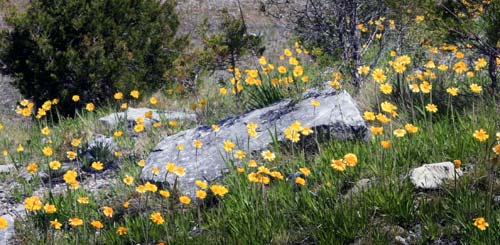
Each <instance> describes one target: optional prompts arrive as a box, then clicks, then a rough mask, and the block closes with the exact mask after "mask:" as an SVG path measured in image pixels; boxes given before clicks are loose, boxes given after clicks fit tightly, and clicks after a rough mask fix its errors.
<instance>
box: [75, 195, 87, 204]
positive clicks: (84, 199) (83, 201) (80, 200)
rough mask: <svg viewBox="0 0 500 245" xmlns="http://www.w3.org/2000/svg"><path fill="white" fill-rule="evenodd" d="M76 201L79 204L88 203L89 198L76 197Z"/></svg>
mask: <svg viewBox="0 0 500 245" xmlns="http://www.w3.org/2000/svg"><path fill="white" fill-rule="evenodd" d="M76 201H77V202H78V203H80V204H88V203H89V198H88V197H78V199H76Z"/></svg>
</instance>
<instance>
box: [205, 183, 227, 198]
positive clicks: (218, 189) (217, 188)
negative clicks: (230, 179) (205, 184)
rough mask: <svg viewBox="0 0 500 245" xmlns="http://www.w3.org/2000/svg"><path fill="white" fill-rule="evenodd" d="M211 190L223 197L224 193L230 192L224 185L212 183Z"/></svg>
mask: <svg viewBox="0 0 500 245" xmlns="http://www.w3.org/2000/svg"><path fill="white" fill-rule="evenodd" d="M210 190H211V191H212V193H214V194H215V195H216V196H220V197H223V196H224V195H226V194H227V193H228V192H229V190H228V189H227V188H226V187H224V186H222V185H212V186H210Z"/></svg>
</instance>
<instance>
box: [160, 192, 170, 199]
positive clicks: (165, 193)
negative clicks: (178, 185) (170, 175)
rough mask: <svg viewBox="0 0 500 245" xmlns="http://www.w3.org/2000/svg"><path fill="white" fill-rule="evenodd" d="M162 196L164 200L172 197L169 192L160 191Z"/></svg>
mask: <svg viewBox="0 0 500 245" xmlns="http://www.w3.org/2000/svg"><path fill="white" fill-rule="evenodd" d="M159 193H160V196H162V197H163V198H169V197H170V192H169V191H167V190H160V192H159Z"/></svg>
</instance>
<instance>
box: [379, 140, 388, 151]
mask: <svg viewBox="0 0 500 245" xmlns="http://www.w3.org/2000/svg"><path fill="white" fill-rule="evenodd" d="M380 145H381V146H382V148H384V149H388V148H390V147H391V142H390V141H387V140H382V141H380Z"/></svg>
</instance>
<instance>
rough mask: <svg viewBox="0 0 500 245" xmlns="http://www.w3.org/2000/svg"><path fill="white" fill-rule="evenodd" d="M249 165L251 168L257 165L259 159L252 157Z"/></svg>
mask: <svg viewBox="0 0 500 245" xmlns="http://www.w3.org/2000/svg"><path fill="white" fill-rule="evenodd" d="M248 166H249V167H251V168H254V167H257V161H255V160H253V159H251V160H250V161H248Z"/></svg>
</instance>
